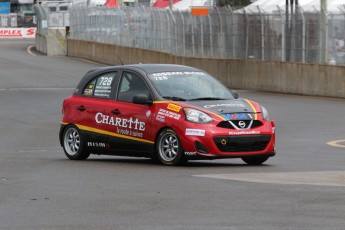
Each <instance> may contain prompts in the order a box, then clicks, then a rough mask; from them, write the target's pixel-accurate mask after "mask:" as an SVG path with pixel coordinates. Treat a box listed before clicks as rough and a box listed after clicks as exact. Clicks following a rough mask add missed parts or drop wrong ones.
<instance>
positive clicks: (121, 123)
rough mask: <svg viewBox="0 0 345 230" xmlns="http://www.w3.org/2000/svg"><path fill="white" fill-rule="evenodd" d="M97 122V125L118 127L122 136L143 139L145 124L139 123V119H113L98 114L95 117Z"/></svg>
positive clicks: (117, 129)
mask: <svg viewBox="0 0 345 230" xmlns="http://www.w3.org/2000/svg"><path fill="white" fill-rule="evenodd" d="M95 121H96V123H97V124H107V125H112V126H115V127H116V130H115V131H116V132H117V133H118V134H122V135H128V136H133V137H140V138H142V137H143V133H142V131H145V125H146V124H145V122H142V121H139V119H138V118H135V119H134V118H132V117H130V118H129V119H125V118H120V117H111V116H108V115H105V114H103V113H101V112H99V113H97V114H96V116H95Z"/></svg>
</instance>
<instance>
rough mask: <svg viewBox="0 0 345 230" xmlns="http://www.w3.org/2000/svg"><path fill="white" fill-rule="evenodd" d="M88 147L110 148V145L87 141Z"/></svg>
mask: <svg viewBox="0 0 345 230" xmlns="http://www.w3.org/2000/svg"><path fill="white" fill-rule="evenodd" d="M87 146H88V147H97V148H109V145H108V144H106V143H101V142H87Z"/></svg>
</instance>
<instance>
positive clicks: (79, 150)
mask: <svg viewBox="0 0 345 230" xmlns="http://www.w3.org/2000/svg"><path fill="white" fill-rule="evenodd" d="M62 143H63V150H64V152H65V154H66V156H67V157H68V158H69V159H70V160H85V159H87V158H88V157H89V156H90V153H88V152H86V151H85V150H84V140H83V138H82V136H81V134H80V130H79V129H78V128H77V127H76V126H75V125H69V126H67V127H66V129H65V131H64V132H63V142H62Z"/></svg>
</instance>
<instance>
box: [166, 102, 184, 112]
mask: <svg viewBox="0 0 345 230" xmlns="http://www.w3.org/2000/svg"><path fill="white" fill-rule="evenodd" d="M168 109H170V110H172V111H175V112H180V110H181V106H178V105H174V104H169V105H168Z"/></svg>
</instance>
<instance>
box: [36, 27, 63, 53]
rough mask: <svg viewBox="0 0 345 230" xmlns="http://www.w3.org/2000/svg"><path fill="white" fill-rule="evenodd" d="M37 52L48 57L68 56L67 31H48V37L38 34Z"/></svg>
mask: <svg viewBox="0 0 345 230" xmlns="http://www.w3.org/2000/svg"><path fill="white" fill-rule="evenodd" d="M35 47H36V50H38V51H40V52H42V53H44V54H46V55H48V56H58V55H66V30H65V29H48V35H45V34H40V33H36V41H35Z"/></svg>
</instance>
